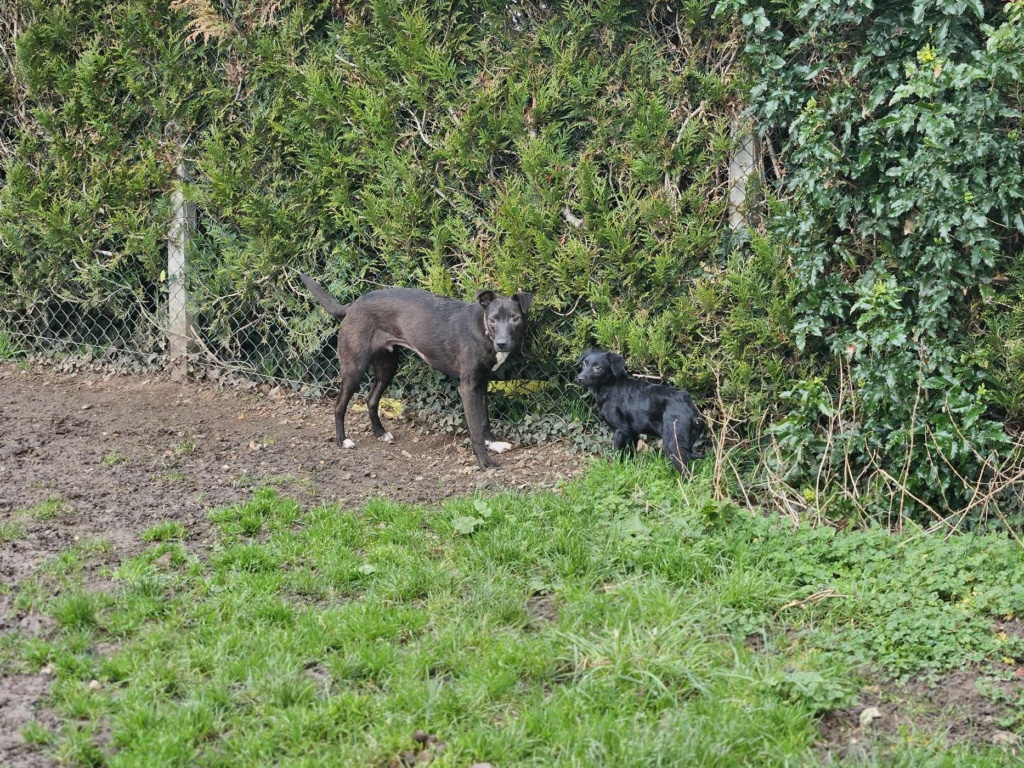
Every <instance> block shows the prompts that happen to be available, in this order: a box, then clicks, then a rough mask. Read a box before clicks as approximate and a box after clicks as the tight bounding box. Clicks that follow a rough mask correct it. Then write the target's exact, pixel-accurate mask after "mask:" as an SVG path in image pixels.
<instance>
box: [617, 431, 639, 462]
mask: <svg viewBox="0 0 1024 768" xmlns="http://www.w3.org/2000/svg"><path fill="white" fill-rule="evenodd" d="M612 447H613V448H614V449H615V450H616V451H618V452H619V453H621V454H622V455H623V456H630V455H632V454H634V453H636V435H634V434H633V433H632V432H627V431H626V430H624V429H616V430H615V431H614V432H612Z"/></svg>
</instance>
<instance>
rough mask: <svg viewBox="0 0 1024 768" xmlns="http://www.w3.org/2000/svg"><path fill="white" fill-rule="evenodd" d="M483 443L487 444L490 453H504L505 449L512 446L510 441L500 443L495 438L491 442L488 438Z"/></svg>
mask: <svg viewBox="0 0 1024 768" xmlns="http://www.w3.org/2000/svg"><path fill="white" fill-rule="evenodd" d="M484 445H486V446H487V450H488V451H490V452H491V453H504V452H505V451H507V450H510V449H511V448H512V443H501V442H498V441H497V440H495V441H493V442H492V441H490V440H488V441H487V442H485V443H484Z"/></svg>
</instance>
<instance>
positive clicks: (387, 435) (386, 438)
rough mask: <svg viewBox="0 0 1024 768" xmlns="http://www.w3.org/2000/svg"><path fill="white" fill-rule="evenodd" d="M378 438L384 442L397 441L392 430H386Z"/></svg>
mask: <svg viewBox="0 0 1024 768" xmlns="http://www.w3.org/2000/svg"><path fill="white" fill-rule="evenodd" d="M377 439H378V440H380V441H381V442H382V443H393V442H395V436H394V435H392V434H391V433H390V432H385V433H384V434H383V435H381V436H380V437H378V438H377Z"/></svg>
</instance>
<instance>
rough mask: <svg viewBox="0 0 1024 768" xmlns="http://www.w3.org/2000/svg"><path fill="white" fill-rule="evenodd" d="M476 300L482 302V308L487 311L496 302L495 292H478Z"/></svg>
mask: <svg viewBox="0 0 1024 768" xmlns="http://www.w3.org/2000/svg"><path fill="white" fill-rule="evenodd" d="M476 300H477V301H479V302H480V306H481V307H483V308H484V309H487V305H488V304H490V303H491V302H492V301H494V291H477V292H476Z"/></svg>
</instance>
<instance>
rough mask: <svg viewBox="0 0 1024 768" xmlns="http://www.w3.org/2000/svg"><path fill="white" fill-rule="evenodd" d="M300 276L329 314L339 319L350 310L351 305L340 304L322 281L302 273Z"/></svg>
mask: <svg viewBox="0 0 1024 768" xmlns="http://www.w3.org/2000/svg"><path fill="white" fill-rule="evenodd" d="M299 277H300V278H301V279H302V284H303V285H305V286H306V288H308V289H309V292H310V293H312V294H313V298H314V299H316V300H317V302H318V303H319V304H320V306H321V307H323V308H324V309H326V310H327V314H329V315H333V316H334V317H336V318H338V319H339V320H340V319H341V318H343V317H345V313H346V312H348V308H349V306H351V305H349V304H339V303H338V302H337V301H335V299H334V297H333V296H331V294H329V293H328V292H327V291H326V289H325V288H324V287H323V286H322V285H320V283H318V282H317V281H316V280H314V279H313V278H312V277H310V276H309V275H306V274H301V273H300V274H299Z"/></svg>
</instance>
